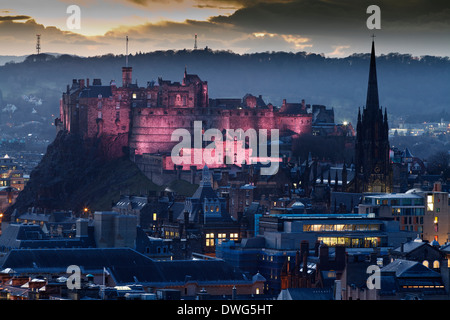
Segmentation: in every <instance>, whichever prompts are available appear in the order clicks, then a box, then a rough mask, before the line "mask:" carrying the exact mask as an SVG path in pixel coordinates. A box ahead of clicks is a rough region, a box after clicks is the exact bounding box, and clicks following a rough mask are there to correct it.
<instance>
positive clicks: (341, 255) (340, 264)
mask: <svg viewBox="0 0 450 320" xmlns="http://www.w3.org/2000/svg"><path fill="white" fill-rule="evenodd" d="M335 262H336V269H337V270H343V269H344V268H345V246H341V245H337V246H336V247H335ZM375 262H376V259H375Z"/></svg>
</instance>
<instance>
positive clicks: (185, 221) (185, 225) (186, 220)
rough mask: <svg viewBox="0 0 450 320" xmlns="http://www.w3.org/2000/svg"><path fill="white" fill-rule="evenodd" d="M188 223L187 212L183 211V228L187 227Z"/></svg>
mask: <svg viewBox="0 0 450 320" xmlns="http://www.w3.org/2000/svg"><path fill="white" fill-rule="evenodd" d="M188 225H189V212H188V211H185V212H184V229H185V230H186V229H187V226H188Z"/></svg>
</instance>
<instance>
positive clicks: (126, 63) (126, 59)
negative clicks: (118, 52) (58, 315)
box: [125, 36, 128, 67]
mask: <svg viewBox="0 0 450 320" xmlns="http://www.w3.org/2000/svg"><path fill="white" fill-rule="evenodd" d="M125 66H126V67H128V36H127V55H126V57H125Z"/></svg>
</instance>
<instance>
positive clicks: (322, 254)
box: [319, 243, 328, 270]
mask: <svg viewBox="0 0 450 320" xmlns="http://www.w3.org/2000/svg"><path fill="white" fill-rule="evenodd" d="M319 263H320V265H321V268H322V270H325V268H326V267H327V265H328V246H327V245H326V244H324V243H322V244H321V245H320V247H319Z"/></svg>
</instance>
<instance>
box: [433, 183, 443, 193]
mask: <svg viewBox="0 0 450 320" xmlns="http://www.w3.org/2000/svg"><path fill="white" fill-rule="evenodd" d="M433 191H435V192H441V191H442V185H441V183H440V182H439V181H436V182H435V183H434V185H433Z"/></svg>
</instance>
